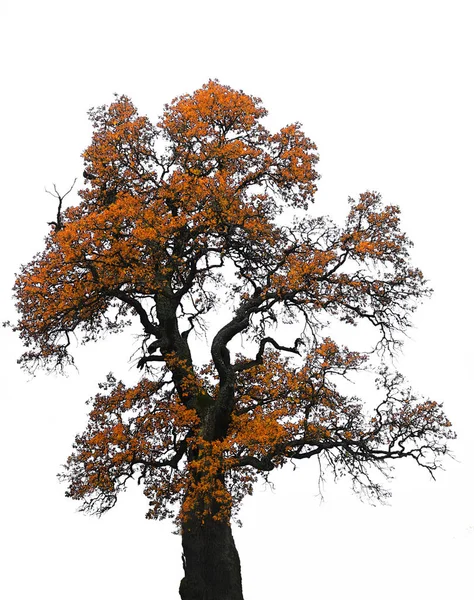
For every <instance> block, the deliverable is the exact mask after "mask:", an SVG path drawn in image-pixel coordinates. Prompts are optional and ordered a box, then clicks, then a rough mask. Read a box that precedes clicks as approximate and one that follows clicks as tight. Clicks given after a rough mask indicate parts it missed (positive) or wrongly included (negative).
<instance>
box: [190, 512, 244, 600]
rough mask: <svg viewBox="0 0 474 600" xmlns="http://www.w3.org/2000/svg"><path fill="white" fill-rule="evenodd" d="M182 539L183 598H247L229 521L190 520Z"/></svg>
mask: <svg viewBox="0 0 474 600" xmlns="http://www.w3.org/2000/svg"><path fill="white" fill-rule="evenodd" d="M182 542H183V565H184V573H185V576H184V578H183V579H182V580H181V585H180V587H179V593H180V596H181V599H182V600H243V595H242V578H241V573H240V559H239V555H238V552H237V549H236V547H235V543H234V538H233V536H232V530H231V527H230V525H229V524H227V523H222V522H215V521H212V520H210V521H207V522H205V523H204V524H201V523H199V524H193V525H189V524H188V527H187V528H186V529H185V530H184V531H183V536H182Z"/></svg>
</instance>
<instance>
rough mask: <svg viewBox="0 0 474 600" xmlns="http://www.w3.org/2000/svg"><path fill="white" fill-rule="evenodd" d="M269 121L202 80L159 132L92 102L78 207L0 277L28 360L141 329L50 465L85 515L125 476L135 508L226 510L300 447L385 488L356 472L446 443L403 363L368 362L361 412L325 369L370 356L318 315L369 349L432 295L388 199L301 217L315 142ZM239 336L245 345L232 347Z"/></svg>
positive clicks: (354, 365) (370, 486) (104, 502)
mask: <svg viewBox="0 0 474 600" xmlns="http://www.w3.org/2000/svg"><path fill="white" fill-rule="evenodd" d="M265 115H266V110H265V109H264V108H263V107H262V104H261V101H260V100H259V99H258V98H255V97H252V96H249V95H247V94H244V93H243V92H241V91H236V90H233V89H231V88H230V87H228V86H224V85H221V84H220V83H219V82H217V81H209V82H208V83H207V84H206V85H204V86H203V87H202V88H201V89H199V90H197V91H196V92H195V93H194V94H192V95H184V96H181V97H179V98H176V99H175V100H173V101H172V102H171V104H169V105H166V106H165V109H164V113H163V116H162V118H161V119H160V120H159V122H158V123H157V124H156V125H153V124H152V123H151V122H150V121H149V120H148V119H147V118H146V117H142V116H140V115H139V114H138V112H137V110H136V108H135V107H134V106H133V104H132V102H131V101H130V99H129V98H127V97H125V96H117V97H116V98H115V100H114V102H113V103H112V104H111V105H110V106H101V107H99V108H97V109H94V110H91V111H90V118H91V121H92V123H93V127H94V132H93V137H92V142H91V144H90V146H89V147H88V148H87V149H86V150H85V151H84V153H83V158H84V162H85V171H84V178H85V182H86V185H85V187H83V189H81V190H80V192H79V196H80V199H81V200H80V202H79V204H78V205H76V206H71V207H69V208H66V209H65V210H61V211H58V219H57V221H56V223H53V224H51V230H50V232H49V234H48V236H47V238H46V241H45V249H44V250H43V252H41V253H40V254H38V255H37V256H36V257H35V258H34V259H33V260H32V261H31V262H30V263H29V264H27V265H26V266H24V267H22V270H21V273H20V275H19V276H18V278H17V281H16V284H15V294H16V297H17V307H18V311H19V313H20V319H19V322H18V325H17V330H18V331H19V332H20V336H21V338H22V339H23V341H24V343H25V345H26V346H27V351H26V352H25V354H24V355H23V357H22V358H21V359H20V360H21V362H22V364H23V365H24V366H25V367H27V368H30V369H32V370H34V369H35V368H36V367H38V366H42V367H44V368H46V369H52V370H54V369H62V368H63V367H64V366H65V365H67V364H68V363H70V362H71V361H72V357H71V355H70V352H69V346H70V340H71V336H72V335H79V336H81V339H82V341H83V342H84V343H87V342H89V341H93V340H96V339H97V338H98V337H100V336H102V335H104V333H112V332H120V331H122V330H123V329H124V327H125V326H126V325H127V324H128V323H129V322H130V321H134V320H135V321H137V322H138V324H139V326H140V328H141V332H142V347H141V357H140V358H139V360H138V361H137V366H138V367H139V368H140V369H141V370H142V377H141V378H140V380H139V381H138V383H137V384H136V385H135V386H133V387H127V386H125V385H124V384H123V383H122V382H121V381H119V380H117V379H116V378H115V377H114V376H112V375H110V376H109V377H108V379H107V381H106V382H105V383H104V384H103V385H102V389H101V392H100V393H99V394H98V395H97V396H96V397H95V398H94V399H93V405H92V411H91V413H90V420H89V424H88V426H87V429H86V431H85V432H84V433H83V434H82V435H80V436H77V438H76V441H75V444H74V451H73V454H72V455H71V456H70V457H69V459H68V462H67V464H66V466H65V473H64V478H65V479H67V481H68V482H69V492H68V493H69V495H70V496H72V497H73V498H77V499H80V500H82V501H83V507H84V508H85V509H87V510H92V511H96V512H99V513H100V512H103V511H104V510H107V509H108V508H110V507H111V506H113V504H114V503H115V501H116V498H117V493H118V492H119V491H120V490H121V489H123V487H124V486H125V485H126V483H127V481H128V480H129V479H130V478H132V477H135V476H137V477H138V481H139V482H140V483H143V484H144V489H145V494H146V495H147V497H148V498H149V500H150V511H149V513H148V516H150V517H163V516H167V515H169V514H170V513H171V512H172V510H173V506H174V505H175V504H176V503H178V504H179V505H180V507H181V509H180V517H181V518H182V519H184V518H185V516H186V515H188V514H194V515H199V518H206V516H212V518H214V519H220V518H225V519H227V518H228V517H229V515H230V513H231V511H232V509H233V508H235V507H237V506H238V503H239V501H240V500H241V499H242V498H243V497H244V496H245V494H247V493H249V492H251V490H252V485H253V484H254V482H255V480H256V478H257V476H258V475H262V476H264V477H266V476H267V474H268V473H269V472H270V471H271V470H273V469H274V468H275V467H279V466H282V465H284V464H285V463H286V462H287V461H289V460H297V459H303V458H308V457H310V456H314V455H316V456H318V457H319V458H323V457H324V458H325V459H326V461H327V463H328V464H329V465H330V467H331V468H332V469H333V471H334V472H335V473H338V472H339V471H346V472H348V473H349V474H350V475H351V477H352V479H353V482H354V485H355V487H359V488H361V489H365V490H368V491H370V492H371V493H374V494H375V495H376V496H377V497H381V496H382V495H383V491H382V488H381V487H380V486H379V485H378V484H377V483H374V481H373V480H372V478H371V475H370V473H369V470H368V469H369V467H370V466H375V467H379V468H381V467H383V465H385V464H386V463H387V461H388V460H390V459H395V458H402V457H407V456H409V457H412V458H414V459H415V460H416V461H417V462H418V463H419V464H420V465H422V466H424V467H426V468H427V469H429V470H430V472H433V471H434V470H435V469H436V468H437V467H438V466H439V463H438V457H439V456H440V455H442V454H445V453H446V452H447V445H446V442H447V439H449V438H451V437H453V434H452V432H451V430H450V423H449V421H448V420H447V419H446V417H445V415H444V414H443V412H442V410H441V407H440V406H439V405H438V404H436V403H435V402H432V401H428V400H424V399H421V400H420V399H417V398H416V397H415V395H414V394H413V393H412V392H411V390H410V389H408V388H404V387H403V385H402V378H401V376H400V375H398V374H391V373H390V372H389V371H388V370H387V369H386V368H382V369H381V370H380V371H379V376H378V380H377V385H378V387H379V389H380V394H381V396H380V403H379V404H378V405H377V406H376V408H375V410H374V412H373V414H372V415H371V416H370V415H367V414H366V412H365V410H364V407H363V404H362V402H361V401H360V400H359V399H358V398H355V397H350V396H347V395H345V394H344V393H342V391H341V390H340V387H339V386H338V385H337V380H338V379H337V378H338V377H339V378H340V377H346V376H347V375H348V374H349V373H350V372H356V371H359V370H362V369H364V368H366V365H367V361H368V355H367V354H364V353H361V352H357V351H351V350H349V349H348V348H346V347H344V346H342V345H340V344H337V343H336V342H335V341H334V340H333V339H331V338H330V337H329V335H328V333H327V331H326V325H327V323H328V320H329V321H330V320H334V319H337V320H340V321H342V322H345V323H348V324H352V325H357V324H359V323H362V322H366V323H368V324H369V325H371V326H372V327H373V328H374V329H375V330H377V331H378V332H379V338H378V347H379V349H388V350H391V349H393V348H394V347H395V346H396V345H398V344H400V343H401V341H400V336H399V333H401V332H403V331H405V330H406V328H407V327H409V325H410V321H409V319H410V315H411V313H412V312H413V310H414V309H415V307H416V304H417V303H418V302H419V301H420V300H421V299H422V298H423V297H425V296H426V295H427V294H428V293H429V289H428V286H427V283H426V281H425V279H424V277H423V274H422V273H421V271H420V270H419V269H417V268H414V267H413V266H412V265H411V264H410V260H409V248H410V246H411V243H410V241H409V240H408V238H407V237H406V235H405V234H404V233H403V232H402V231H401V230H400V222H399V209H398V207H396V206H384V205H383V203H382V200H381V197H380V195H379V194H377V193H374V192H365V193H363V194H361V195H360V197H359V198H358V199H357V200H352V199H351V200H350V209H349V213H348V216H347V219H346V222H345V224H344V226H342V227H338V226H336V225H335V224H334V223H332V222H331V221H330V220H329V219H328V218H326V217H315V216H311V214H310V212H309V210H308V207H309V205H310V203H312V202H313V199H314V194H315V192H316V189H317V188H316V182H317V180H318V177H319V176H318V173H317V171H316V164H317V162H318V155H317V148H316V146H315V144H314V143H313V142H311V140H309V139H308V138H307V137H306V136H305V135H304V133H303V131H302V129H301V126H300V124H298V123H295V124H292V125H289V126H286V127H284V128H282V129H281V130H280V131H279V132H277V133H274V134H272V133H270V132H269V131H268V130H267V129H266V128H265V127H264V125H263V123H262V119H263V117H265ZM224 301H225V302H224ZM224 303H225V304H226V306H227V309H226V312H224V311H222V312H223V314H225V315H229V316H228V317H225V318H223V321H222V322H221V323H219V326H218V328H217V331H216V332H215V334H214V335H213V338H212V341H211V344H210V353H209V357H208V360H207V362H206V361H201V360H196V357H195V356H194V355H193V353H194V352H195V350H193V339H195V338H193V334H194V333H195V332H196V331H197V330H199V328H201V330H204V331H205V330H206V329H208V325H207V324H206V321H205V318H206V315H207V316H209V315H210V314H211V311H215V310H216V309H217V308H218V307H219V308H222V305H223V304H224ZM282 323H283V324H293V327H294V329H295V330H296V331H297V336H295V337H296V339H291V340H290V341H288V337H287V336H286V337H285V336H284V335H283V334H279V333H278V327H277V325H278V324H282ZM239 336H241V338H242V339H243V340H245V341H246V349H247V352H246V353H245V354H238V353H236V352H234V351H233V346H232V343H233V342H234V341H235V340H236V339H237V338H238V337H239Z"/></svg>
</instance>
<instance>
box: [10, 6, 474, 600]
mask: <svg viewBox="0 0 474 600" xmlns="http://www.w3.org/2000/svg"><path fill="white" fill-rule="evenodd" d="M471 7H472V2H470V1H466V2H461V1H457V0H450V1H449V2H448V1H445V2H438V1H436V0H430V1H420V0H410V1H403V0H402V1H400V0H399V1H398V2H388V1H384V0H375V1H372V2H371V1H365V0H357V1H356V0H354V1H350V0H346V1H338V0H332V1H329V0H327V1H321V0H312V1H310V0H308V1H306V2H305V1H298V0H292V1H291V2H278V1H268V2H267V1H264V0H262V1H259V0H253V1H251V2H248V1H246V0H240V2H226V1H224V0H221V1H215V2H214V1H200V2H197V1H196V2H194V1H188V2H186V1H181V2H160V1H159V0H155V1H140V0H135V1H134V2H122V1H114V2H112V1H105V0H104V1H101V0H95V1H94V2H92V1H89V0H86V1H84V0H82V1H81V2H74V1H70V2H64V1H58V2H54V1H51V0H42V1H40V2H37V1H34V0H30V1H21V0H15V1H13V0H12V1H8V0H6V1H5V0H3V2H2V4H1V8H0V23H1V32H0V44H1V61H2V73H1V85H2V90H3V91H2V92H1V96H0V102H1V112H0V116H1V123H0V128H1V129H0V131H1V143H0V151H1V160H0V165H1V167H0V168H1V174H2V175H1V187H0V194H1V196H0V197H1V202H2V209H1V213H0V214H1V222H2V235H1V236H0V243H1V250H0V256H1V277H0V285H1V297H0V302H1V309H0V320H1V321H4V320H6V319H12V320H13V319H14V308H13V304H12V300H11V291H10V290H11V287H12V284H13V281H14V272H15V270H18V269H19V265H20V264H21V263H25V262H27V261H29V260H30V259H31V257H32V255H33V254H34V253H35V252H36V251H38V250H40V249H41V246H42V239H43V236H44V235H45V233H46V231H47V225H46V222H47V221H49V220H52V219H53V218H54V215H55V204H54V200H53V199H52V198H51V197H50V196H48V195H47V194H45V193H44V188H45V187H47V188H49V189H50V188H51V186H52V184H53V182H54V183H56V184H57V186H58V188H59V189H60V190H62V191H64V190H65V189H67V188H68V187H69V185H70V184H71V182H72V181H73V179H74V177H79V180H81V173H82V161H81V159H80V153H81V152H82V150H83V149H84V148H85V147H86V146H87V144H88V142H89V139H90V134H91V129H90V126H89V122H88V120H87V117H86V111H87V109H88V108H90V107H92V106H94V105H98V104H103V103H109V102H110V101H111V100H112V98H113V96H112V95H113V93H114V92H118V93H125V94H128V95H130V96H131V97H132V100H133V101H134V103H135V104H136V105H137V107H138V108H139V110H140V111H141V112H142V113H145V114H148V115H149V116H150V117H151V118H152V120H154V121H155V120H156V119H157V117H158V116H159V114H160V113H161V109H162V106H163V104H164V103H165V102H169V101H171V100H172V99H173V98H174V97H175V96H177V95H180V94H183V93H191V92H193V91H194V90H195V89H197V88H198V87H200V86H201V85H202V84H204V83H205V82H207V81H208V80H209V79H210V78H218V79H219V80H220V81H221V83H224V84H227V85H231V86H232V87H234V88H237V89H242V90H244V91H245V92H247V93H249V94H252V95H256V96H259V97H261V98H262V100H263V103H264V105H265V106H266V107H267V108H268V109H269V110H270V118H269V119H268V121H267V125H268V126H269V127H270V128H271V129H277V128H278V129H279V128H280V127H282V126H283V125H286V124H287V123H290V122H293V121H295V120H298V121H301V122H302V123H303V125H304V131H305V132H306V134H307V135H309V136H310V137H311V138H312V139H314V140H315V141H316V143H317V144H318V147H319V151H320V154H321V161H320V164H319V171H320V173H321V175H322V179H321V181H320V186H319V187H320V191H319V192H318V196H317V202H316V210H317V211H318V212H323V213H330V214H331V215H333V216H335V217H336V218H340V217H341V216H342V215H343V214H344V212H345V211H346V200H347V197H348V196H349V195H352V196H354V195H357V194H358V193H359V192H363V191H365V190H367V189H371V190H372V189H375V190H378V191H379V192H381V193H382V195H383V197H384V200H385V201H386V202H388V203H396V204H399V205H400V206H401V208H402V216H403V226H404V228H405V229H406V230H407V231H408V232H409V234H410V236H411V238H412V239H413V240H414V242H415V248H414V250H413V256H414V260H415V263H416V264H417V265H418V266H420V267H421V268H422V269H423V271H424V273H425V274H426V276H427V277H428V278H429V280H430V282H431V285H432V287H433V288H434V289H435V293H434V296H433V298H432V299H431V300H430V301H428V302H426V303H425V304H424V305H423V306H422V308H421V309H420V310H419V311H418V312H417V314H416V316H415V327H414V328H413V329H412V331H411V334H410V335H411V339H410V340H408V341H407V343H406V346H405V351H404V355H403V357H400V358H399V360H398V365H397V366H399V367H400V368H401V369H402V370H403V371H404V372H405V373H406V375H407V376H408V377H409V379H410V380H411V382H412V384H413V386H414V388H415V389H416V390H418V391H420V392H422V393H424V394H426V395H427V396H431V397H432V398H433V399H434V400H437V401H443V402H444V405H445V410H446V412H447V414H448V416H449V417H450V419H451V420H452V422H453V423H454V425H455V428H456V430H457V432H458V440H457V441H456V442H455V443H453V450H454V452H455V454H456V457H457V461H453V460H448V461H446V463H445V467H446V471H445V472H441V473H440V474H439V477H438V480H437V482H432V481H431V479H430V478H429V476H428V474H427V473H425V472H422V471H419V470H417V469H415V468H414V467H412V466H411V465H409V464H408V463H403V464H398V465H397V468H396V472H395V479H394V481H393V482H392V485H391V488H392V491H393V498H392V501H391V505H390V506H385V507H376V508H374V507H370V506H367V505H363V504H361V503H360V501H359V500H358V499H357V498H355V497H354V496H353V495H352V494H351V493H350V491H349V489H348V486H347V484H346V483H344V482H342V483H341V484H338V485H336V486H334V485H333V484H331V483H329V482H328V485H327V486H326V490H325V501H324V503H322V504H321V502H320V499H319V498H318V497H317V495H316V494H317V470H316V464H312V463H310V462H308V463H307V464H304V465H299V468H298V470H297V471H295V472H292V471H291V470H288V471H285V472H283V473H279V474H278V476H277V477H276V478H275V481H276V482H277V487H276V491H275V492H272V491H271V490H267V491H264V490H263V489H259V490H258V492H257V493H256V494H255V496H254V497H253V498H250V499H248V501H247V502H246V503H245V505H244V507H243V510H242V513H241V517H242V519H243V522H244V527H243V528H242V529H237V530H236V532H235V536H236V541H237V545H238V548H239V551H240V556H241V560H242V571H243V579H244V592H245V598H246V600H262V599H263V600H265V599H267V598H269V599H272V600H283V599H288V598H293V597H294V598H305V599H313V598H314V599H317V598H323V597H329V596H330V597H331V598H333V599H335V600H338V599H339V598H345V597H347V596H350V597H351V598H352V599H353V600H359V599H360V600H362V598H363V599H364V600H378V599H379V598H381V597H382V598H384V599H388V600H391V599H395V598H400V597H403V598H406V599H408V600H409V599H411V598H418V599H425V598H430V599H436V600H438V599H439V600H441V599H444V598H446V597H449V598H456V599H458V600H463V599H469V598H472V593H473V592H472V590H471V589H470V588H471V582H472V573H470V570H471V569H472V563H473V550H474V515H473V489H474V485H473V467H474V451H473V445H472V440H473V423H474V406H473V391H472V390H473V386H472V362H473V358H474V357H473V351H472V344H473V333H474V331H473V326H472V291H471V290H472V258H471V249H472V244H473V235H472V227H473V217H474V212H473V204H474V203H473V200H474V192H473V162H474V145H473V138H474V118H473V107H474V93H473V88H472V81H473V66H472V63H473V58H474V42H473V34H472V29H473V18H472V17H473V15H472V14H471ZM0 335H1V357H0V365H1V371H2V375H1V379H2V405H1V415H2V433H1V436H0V444H1V457H2V461H1V484H2V493H1V496H0V501H1V503H2V506H1V510H0V518H1V538H0V539H1V544H2V547H3V551H4V556H3V558H2V561H1V567H2V570H3V574H2V576H1V578H0V593H1V595H2V597H3V598H5V599H6V600H30V599H32V598H35V599H40V600H42V599H43V598H44V599H47V600H57V599H64V598H67V599H68V600H79V599H81V600H83V599H84V598H88V599H90V600H96V599H99V598H102V599H108V598H114V600H125V599H127V600H128V599H129V598H131V597H133V598H137V599H139V598H156V599H163V600H178V584H179V580H180V578H181V559H180V540H179V538H178V537H177V536H173V535H172V533H171V531H172V526H171V525H170V524H168V523H157V522H149V521H146V520H145V519H144V518H143V515H144V513H145V510H146V506H145V500H144V498H143V497H142V496H141V494H140V492H139V491H138V490H134V489H132V490H130V491H129V492H127V493H126V494H125V495H123V497H122V498H121V500H120V501H119V503H118V505H117V507H116V508H115V509H114V510H113V511H111V512H110V513H109V514H107V515H106V516H105V517H103V518H102V519H100V520H99V519H96V518H93V517H86V516H84V515H82V514H78V513H77V512H76V508H77V506H76V504H75V503H74V502H72V501H68V500H66V499H65V498H64V496H63V492H64V489H63V488H62V487H61V485H60V484H59V483H58V482H57V480H56V473H57V472H58V471H59V469H60V465H61V463H62V462H64V460H65V459H66V457H67V456H68V454H69V451H70V447H71V443H72V440H73V438H74V435H75V434H76V433H78V432H80V431H82V428H83V426H84V423H85V416H86V407H85V405H84V401H85V400H86V399H87V398H88V397H89V396H90V395H92V394H93V393H95V391H96V384H97V382H98V381H100V380H102V379H103V377H104V375H105V374H106V373H107V372H108V371H110V370H111V369H113V370H114V371H115V372H116V373H117V374H118V375H119V376H122V375H123V376H127V373H128V371H129V369H131V368H132V367H131V366H130V364H129V363H128V357H129V354H130V348H129V347H128V346H127V341H126V340H123V342H121V341H120V339H119V338H112V339H111V340H110V342H108V343H105V344H102V345H98V346H95V347H91V348H89V349H81V348H79V349H78V351H77V363H78V367H79V374H78V373H76V372H74V371H72V372H71V373H70V374H69V377H68V378H59V377H54V376H49V377H47V376H44V375H39V376H38V377H37V378H36V379H34V380H30V379H29V378H28V377H27V376H26V375H25V374H23V373H21V372H20V371H19V369H18V366H17V364H16V358H17V357H18V356H19V354H21V346H20V344H19V342H18V340H17V339H16V337H15V335H14V334H13V333H11V332H10V331H8V330H5V329H2V330H1V331H0ZM355 391H356V392H357V391H359V392H360V390H355Z"/></svg>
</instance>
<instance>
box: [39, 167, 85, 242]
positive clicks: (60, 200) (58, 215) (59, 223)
mask: <svg viewBox="0 0 474 600" xmlns="http://www.w3.org/2000/svg"><path fill="white" fill-rule="evenodd" d="M76 181H77V177H76V178H75V179H74V181H73V182H72V185H71V187H70V188H69V189H68V191H67V192H66V193H65V194H64V195H63V196H61V194H60V193H59V192H58V190H57V188H56V184H55V183H53V188H54V194H53V192H50V191H49V190H47V189H46V188H45V190H44V191H45V192H46V193H47V194H49V195H50V196H53V198H56V199H57V200H58V210H57V213H56V221H48V225H53V226H54V231H55V232H58V231H60V230H61V229H62V228H63V222H62V218H61V210H62V206H63V200H64V198H65V197H66V196H67V195H68V194H69V193H70V192H71V191H72V188H73V187H74V186H75V185H76Z"/></svg>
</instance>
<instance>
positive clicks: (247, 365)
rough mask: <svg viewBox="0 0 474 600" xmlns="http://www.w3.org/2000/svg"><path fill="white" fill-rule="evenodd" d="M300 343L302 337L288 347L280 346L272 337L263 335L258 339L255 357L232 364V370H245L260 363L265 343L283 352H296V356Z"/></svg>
mask: <svg viewBox="0 0 474 600" xmlns="http://www.w3.org/2000/svg"><path fill="white" fill-rule="evenodd" d="M302 343H303V341H302V339H301V338H297V339H296V340H295V343H294V344H293V346H292V347H291V348H290V347H289V346H281V345H280V344H279V343H278V342H276V341H275V340H274V339H273V338H272V337H264V338H263V339H262V340H261V341H260V347H259V350H258V352H257V356H256V357H255V359H254V360H248V361H245V362H240V363H236V364H235V365H234V371H235V372H239V371H245V370H247V369H251V368H252V367H256V366H257V365H260V364H262V361H263V353H264V352H265V346H266V345H267V344H272V346H273V347H274V348H276V349H277V350H283V351H284V352H292V353H293V354H298V356H299V355H300V353H299V351H298V346H299V345H300V344H302Z"/></svg>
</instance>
